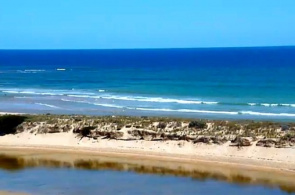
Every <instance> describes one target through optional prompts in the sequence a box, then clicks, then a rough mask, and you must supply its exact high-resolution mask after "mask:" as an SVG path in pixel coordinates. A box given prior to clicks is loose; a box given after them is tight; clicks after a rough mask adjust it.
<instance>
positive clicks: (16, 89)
mask: <svg viewBox="0 0 295 195" xmlns="http://www.w3.org/2000/svg"><path fill="white" fill-rule="evenodd" d="M1 111H2V112H4V111H11V112H26V113H58V114H62V113H64V114H91V115H157V116H182V117H198V118H214V119H265V120H293V119H295V47H256V48H207V49H140V50H0V112H1Z"/></svg>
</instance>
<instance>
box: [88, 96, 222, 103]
mask: <svg viewBox="0 0 295 195" xmlns="http://www.w3.org/2000/svg"><path fill="white" fill-rule="evenodd" d="M90 98H91V97H90ZM92 98H102V99H112V100H124V101H139V102H160V103H178V104H218V102H209V101H208V102H207V101H197V100H182V99H171V98H161V97H142V96H93V97H92Z"/></svg>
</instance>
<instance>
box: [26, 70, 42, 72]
mask: <svg viewBox="0 0 295 195" xmlns="http://www.w3.org/2000/svg"><path fill="white" fill-rule="evenodd" d="M45 71H46V70H43V69H29V70H25V72H45Z"/></svg>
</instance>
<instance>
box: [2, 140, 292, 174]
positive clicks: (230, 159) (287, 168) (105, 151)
mask: <svg viewBox="0 0 295 195" xmlns="http://www.w3.org/2000/svg"><path fill="white" fill-rule="evenodd" d="M100 141H101V140H100ZM105 141H106V142H108V140H105ZM0 142H1V138H0ZM122 142H126V141H122ZM128 142H130V141H128ZM144 142H146V141H144ZM102 144H103V143H102ZM129 144H131V145H132V141H131V143H128V145H129ZM146 144H148V143H146ZM172 144H173V143H172ZM123 145H124V144H123ZM123 145H119V148H117V147H116V148H114V147H109V148H107V147H93V146H90V145H87V144H86V145H84V146H79V145H76V146H73V145H72V146H69V145H68V146H67V145H46V144H28V143H27V144H3V143H1V144H0V149H1V151H5V152H0V154H1V153H2V154H3V153H5V154H9V153H10V151H14V152H15V151H19V152H22V151H23V152H37V153H38V152H41V153H42V152H45V151H46V152H50V153H70V154H85V155H94V156H97V157H99V156H108V157H115V158H123V159H124V158H131V159H141V160H152V161H155V160H156V161H162V162H175V163H189V164H195V165H196V164H207V165H210V166H218V167H232V168H235V169H243V170H255V171H263V172H270V171H272V172H273V171H275V172H277V173H282V174H288V175H293V176H295V169H294V166H295V161H293V162H292V161H275V160H274V159H266V158H264V159H262V158H261V159H259V158H256V159H253V158H252V159H251V158H249V157H248V156H234V155H230V156H222V155H219V156H213V155H212V154H207V155H204V154H194V155H193V154H181V153H179V152H177V153H174V154H173V153H167V152H158V151H157V152H155V151H146V150H144V149H140V148H136V149H134V148H133V149H131V148H128V146H127V145H126V148H124V149H122V147H123ZM140 145H142V143H140ZM200 146H201V148H200V149H202V148H204V145H203V146H202V145H200ZM205 147H208V146H205ZM209 147H210V146H209ZM211 150H212V151H213V150H216V148H214V147H212V148H211ZM277 150H280V149H277ZM197 151H199V150H197ZM294 151H295V150H294ZM238 152H242V153H243V151H238ZM244 152H247V151H246V150H245V151H244ZM281 152H285V151H281Z"/></svg>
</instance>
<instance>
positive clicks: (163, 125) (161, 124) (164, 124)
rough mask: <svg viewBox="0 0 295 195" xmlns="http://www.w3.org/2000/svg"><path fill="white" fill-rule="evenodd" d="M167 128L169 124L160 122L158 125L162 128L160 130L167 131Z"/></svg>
mask: <svg viewBox="0 0 295 195" xmlns="http://www.w3.org/2000/svg"><path fill="white" fill-rule="evenodd" d="M166 126H167V124H166V123H164V122H160V123H159V124H158V128H160V129H165V128H166Z"/></svg>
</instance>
